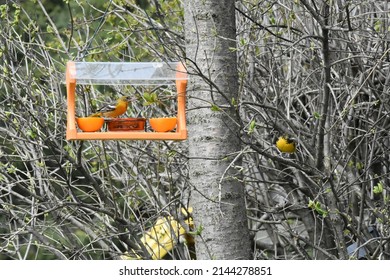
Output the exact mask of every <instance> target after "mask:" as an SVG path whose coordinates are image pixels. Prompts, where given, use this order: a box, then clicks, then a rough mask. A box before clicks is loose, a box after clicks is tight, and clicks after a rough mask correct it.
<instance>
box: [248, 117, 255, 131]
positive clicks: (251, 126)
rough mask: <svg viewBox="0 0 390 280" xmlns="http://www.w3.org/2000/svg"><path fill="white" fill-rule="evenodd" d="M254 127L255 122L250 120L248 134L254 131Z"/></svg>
mask: <svg viewBox="0 0 390 280" xmlns="http://www.w3.org/2000/svg"><path fill="white" fill-rule="evenodd" d="M255 127H256V121H255V120H252V121H251V123H250V124H249V129H248V134H252V133H253V131H255Z"/></svg>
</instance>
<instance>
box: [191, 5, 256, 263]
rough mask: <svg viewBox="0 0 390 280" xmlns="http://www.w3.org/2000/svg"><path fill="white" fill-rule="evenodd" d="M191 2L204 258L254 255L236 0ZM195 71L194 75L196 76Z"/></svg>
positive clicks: (194, 161) (194, 158)
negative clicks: (244, 174)
mask: <svg viewBox="0 0 390 280" xmlns="http://www.w3.org/2000/svg"><path fill="white" fill-rule="evenodd" d="M186 2H187V3H185V29H186V44H187V45H186V51H187V67H188V71H189V73H190V83H189V88H188V92H189V104H188V109H189V110H188V129H189V156H190V157H189V158H190V161H189V168H190V183H191V186H192V194H191V196H192V206H193V208H194V221H195V226H196V227H197V228H198V229H200V228H202V231H201V233H200V235H198V236H197V238H196V255H197V258H198V259H249V258H250V257H251V246H250V239H249V230H248V225H247V218H246V210H245V198H244V184H243V183H242V181H241V180H240V172H239V171H238V169H237V167H239V166H240V165H241V155H240V143H239V138H238V134H239V131H240V127H239V124H238V121H237V119H238V115H237V114H238V111H237V108H236V106H235V102H236V100H237V95H238V73H237V57H236V53H235V51H234V48H235V47H236V41H235V37H236V27H235V7H234V1H228V0H224V1H217V0H195V1H186ZM191 74H194V75H191Z"/></svg>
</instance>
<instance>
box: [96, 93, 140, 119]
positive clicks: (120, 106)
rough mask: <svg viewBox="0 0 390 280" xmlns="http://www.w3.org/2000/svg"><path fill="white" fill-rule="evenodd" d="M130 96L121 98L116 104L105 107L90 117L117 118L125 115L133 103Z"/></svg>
mask: <svg viewBox="0 0 390 280" xmlns="http://www.w3.org/2000/svg"><path fill="white" fill-rule="evenodd" d="M133 100H134V99H132V98H131V97H129V96H122V97H120V98H119V99H118V100H117V101H116V103H114V104H108V105H106V106H103V107H102V108H100V109H99V110H97V111H96V112H95V113H93V114H91V115H89V117H103V118H116V117H119V116H120V115H123V114H124V113H126V111H127V106H128V105H129V103H130V102H131V101H133Z"/></svg>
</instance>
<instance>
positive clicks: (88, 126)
mask: <svg viewBox="0 0 390 280" xmlns="http://www.w3.org/2000/svg"><path fill="white" fill-rule="evenodd" d="M76 122H77V125H78V127H79V128H80V129H81V130H82V131H84V132H95V131H98V130H100V129H101V128H102V126H103V124H104V119H103V118H96V117H85V118H77V119H76Z"/></svg>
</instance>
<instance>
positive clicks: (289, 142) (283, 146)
mask: <svg viewBox="0 0 390 280" xmlns="http://www.w3.org/2000/svg"><path fill="white" fill-rule="evenodd" d="M276 147H277V148H278V149H279V151H281V152H282V153H289V154H292V153H294V152H295V150H296V144H295V141H294V140H293V139H291V138H290V137H289V136H288V135H285V136H280V137H279V139H278V140H277V141H276Z"/></svg>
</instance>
